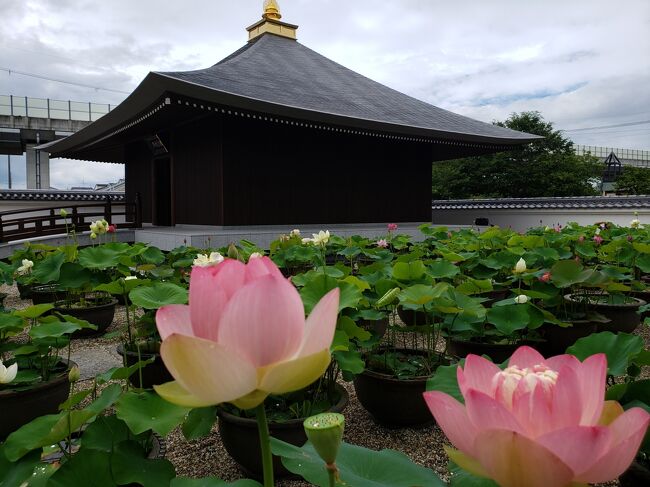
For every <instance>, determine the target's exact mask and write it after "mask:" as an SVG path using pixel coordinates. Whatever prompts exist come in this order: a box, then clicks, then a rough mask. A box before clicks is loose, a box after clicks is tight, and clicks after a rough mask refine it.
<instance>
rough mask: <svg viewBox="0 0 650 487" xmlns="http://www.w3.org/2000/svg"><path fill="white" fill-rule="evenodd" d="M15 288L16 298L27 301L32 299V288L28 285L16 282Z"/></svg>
mask: <svg viewBox="0 0 650 487" xmlns="http://www.w3.org/2000/svg"><path fill="white" fill-rule="evenodd" d="M16 287H17V288H18V296H20V299H29V298H31V297H32V286H30V285H29V284H21V283H19V282H17V283H16Z"/></svg>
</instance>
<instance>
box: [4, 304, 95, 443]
mask: <svg viewBox="0 0 650 487" xmlns="http://www.w3.org/2000/svg"><path fill="white" fill-rule="evenodd" d="M52 307H53V305H52V304H40V305H34V306H31V307H29V308H26V309H24V310H20V311H13V312H3V313H0V361H1V362H2V366H1V367H0V375H2V379H1V380H0V382H2V383H0V409H1V410H2V422H0V438H5V437H6V436H7V435H8V434H9V433H11V432H12V431H14V430H15V429H17V428H18V427H19V426H21V425H23V424H25V423H27V422H29V421H31V420H32V419H34V418H36V417H38V416H41V415H43V414H48V413H52V412H56V411H57V408H58V406H59V404H60V403H62V402H63V401H65V400H66V398H67V397H68V393H69V390H70V386H69V380H68V374H69V372H70V369H71V368H72V367H73V366H74V365H75V364H74V363H73V362H71V361H70V358H69V357H70V335H71V334H72V333H74V332H75V331H77V330H81V329H84V328H92V327H93V325H91V324H90V323H88V322H85V321H82V320H78V319H76V318H74V317H72V316H69V315H61V314H58V313H56V314H49V313H50V312H51V310H52ZM25 332H26V333H27V337H28V340H27V342H23V341H22V340H21V341H16V340H14V339H13V337H16V335H18V334H21V333H25ZM64 349H67V358H66V357H62V356H61V355H60V352H61V351H62V350H64Z"/></svg>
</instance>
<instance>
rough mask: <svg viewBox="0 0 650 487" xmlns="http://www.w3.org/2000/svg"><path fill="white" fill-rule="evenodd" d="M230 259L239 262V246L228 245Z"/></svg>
mask: <svg viewBox="0 0 650 487" xmlns="http://www.w3.org/2000/svg"><path fill="white" fill-rule="evenodd" d="M227 255H228V257H230V258H231V259H235V260H239V250H237V246H236V245H235V244H234V243H231V244H230V245H228V254H227Z"/></svg>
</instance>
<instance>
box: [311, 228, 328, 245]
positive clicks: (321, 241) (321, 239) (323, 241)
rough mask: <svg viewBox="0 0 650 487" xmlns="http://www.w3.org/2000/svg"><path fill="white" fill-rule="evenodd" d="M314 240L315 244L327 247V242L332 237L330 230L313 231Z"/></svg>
mask: <svg viewBox="0 0 650 487" xmlns="http://www.w3.org/2000/svg"><path fill="white" fill-rule="evenodd" d="M312 237H313V238H312V239H311V240H312V242H314V245H321V246H322V247H325V245H327V242H329V239H330V231H329V230H325V231H323V230H321V231H320V232H318V233H313V234H312Z"/></svg>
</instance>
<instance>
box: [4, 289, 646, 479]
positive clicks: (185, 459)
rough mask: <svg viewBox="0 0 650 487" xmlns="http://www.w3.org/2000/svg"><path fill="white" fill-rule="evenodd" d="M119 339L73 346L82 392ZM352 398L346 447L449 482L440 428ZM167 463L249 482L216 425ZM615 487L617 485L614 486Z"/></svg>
mask: <svg viewBox="0 0 650 487" xmlns="http://www.w3.org/2000/svg"><path fill="white" fill-rule="evenodd" d="M0 292H4V293H7V294H8V297H7V298H6V299H5V306H6V307H7V308H14V309H16V308H18V309H19V308H24V307H26V306H29V305H30V304H31V301H28V300H21V299H20V298H19V296H18V292H17V289H16V288H15V287H14V286H2V287H0ZM124 323H125V312H124V307H123V306H117V309H116V313H115V319H114V320H113V324H112V325H111V326H110V327H109V329H108V330H107V332H112V331H116V330H119V329H120V328H121V327H123V326H124ZM637 333H638V334H639V335H641V336H642V337H643V339H644V341H645V343H646V346H647V345H648V343H650V327H647V326H645V327H640V329H639V331H638V332H637ZM118 343H119V338H117V337H115V338H104V337H97V338H94V337H93V338H85V339H76V340H74V341H73V343H72V347H71V349H72V354H71V356H72V358H73V360H75V361H77V363H79V365H80V369H81V374H82V380H81V381H80V382H79V383H78V385H77V388H78V390H79V389H83V388H86V387H91V386H92V380H91V379H89V378H90V377H93V376H94V375H95V374H97V373H101V372H103V371H105V370H106V369H108V368H110V367H114V366H119V365H121V359H120V356H119V355H118V354H117V353H116V352H115V347H116V346H117V344H118ZM648 369H650V368H648V367H646V368H645V370H644V372H643V375H644V376H645V377H650V371H649V370H648ZM342 384H343V386H344V387H345V388H346V389H347V391H348V394H349V396H350V402H349V404H348V406H347V408H346V410H345V411H344V414H345V417H346V430H345V438H344V439H345V441H346V442H348V443H352V444H355V445H361V446H364V447H367V448H371V449H373V450H381V449H384V448H392V449H395V450H399V451H402V452H404V453H406V454H407V455H408V456H409V457H410V458H411V459H412V460H413V461H415V462H417V463H419V464H421V465H423V466H425V467H428V468H431V469H433V470H435V471H436V473H437V474H438V475H440V477H441V478H443V479H444V480H447V479H448V475H449V474H448V471H447V467H446V465H447V457H446V454H445V453H444V450H443V445H445V444H448V443H447V440H446V438H445V436H444V434H443V433H442V431H441V430H440V429H439V428H438V427H437V426H435V425H429V426H424V427H421V428H399V429H390V428H386V427H383V426H380V425H377V424H376V423H375V422H374V421H373V420H372V418H371V416H370V415H369V414H368V413H367V412H366V411H365V409H363V407H361V405H360V404H359V402H358V400H357V397H356V394H355V391H354V387H353V386H352V384H351V383H342ZM166 441H167V458H168V459H169V460H170V461H171V462H172V463H173V464H174V466H175V467H176V471H177V474H178V475H179V476H187V477H195V478H198V477H205V476H218V477H220V478H222V479H224V480H229V481H232V480H236V479H239V478H245V474H244V473H243V472H242V471H241V470H240V469H239V468H238V466H237V464H236V463H235V462H234V461H233V460H232V459H231V458H230V456H229V455H228V453H227V452H226V450H225V448H224V447H223V444H222V442H221V439H220V437H219V432H218V431H217V428H216V425H215V427H214V428H213V429H212V432H211V434H210V435H209V436H207V437H205V438H202V439H199V440H196V441H186V440H185V439H184V438H183V435H182V433H181V432H180V429H179V428H177V429H176V430H174V431H172V433H171V434H170V435H169V436H168V437H167V440H166ZM276 485H278V486H281V487H302V486H307V485H310V484H308V483H306V482H305V481H303V480H295V479H281V480H278V481H277V483H276ZM607 485H608V486H616V485H618V482H610V483H608V484H607Z"/></svg>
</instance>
